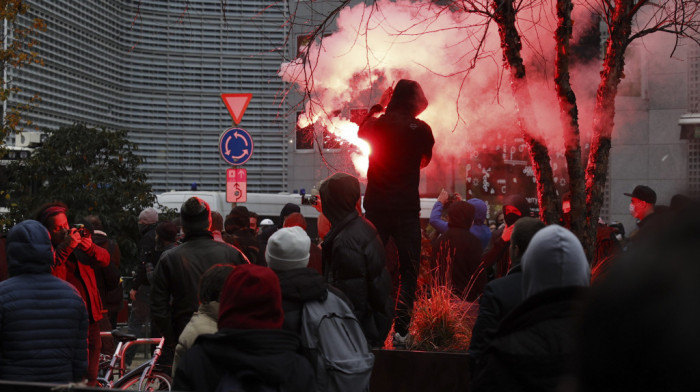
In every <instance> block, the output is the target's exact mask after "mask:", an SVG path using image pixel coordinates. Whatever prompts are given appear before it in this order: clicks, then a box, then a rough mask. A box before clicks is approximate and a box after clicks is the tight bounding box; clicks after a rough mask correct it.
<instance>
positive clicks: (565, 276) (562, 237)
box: [471, 225, 590, 391]
mask: <svg viewBox="0 0 700 392" xmlns="http://www.w3.org/2000/svg"><path fill="white" fill-rule="evenodd" d="M520 263H521V265H522V270H523V272H522V275H523V276H522V282H523V297H524V301H523V302H522V303H521V304H520V305H518V306H517V307H516V308H515V309H513V310H512V311H511V312H510V313H509V314H508V315H507V316H506V317H505V319H503V321H502V322H501V323H500V325H499V326H498V330H497V331H496V333H495V335H494V338H493V340H492V341H491V344H490V345H489V346H488V348H487V349H486V351H484V353H483V355H482V359H481V362H479V363H478V365H477V368H476V369H475V371H474V380H473V383H472V386H471V389H472V390H480V391H482V390H483V391H486V390H488V391H556V390H557V387H558V386H559V380H560V377H561V376H562V375H563V373H564V371H565V369H564V366H565V364H567V363H569V362H570V361H571V358H572V353H573V350H574V341H575V339H574V335H573V334H574V330H575V321H574V320H575V317H576V314H577V313H576V310H575V309H576V306H578V305H579V303H580V301H581V299H582V298H583V295H585V293H586V287H588V285H589V280H590V268H589V267H588V261H587V260H586V257H585V255H584V252H583V247H582V246H581V243H580V242H579V240H578V239H577V238H576V236H574V235H573V234H572V233H571V232H570V231H568V230H567V229H565V228H563V227H561V226H559V225H551V226H547V227H545V228H543V229H542V230H540V231H538V232H537V234H535V235H534V236H533V237H532V240H531V241H530V244H529V245H528V247H527V250H526V251H525V253H524V254H523V257H522V259H521V262H520Z"/></svg>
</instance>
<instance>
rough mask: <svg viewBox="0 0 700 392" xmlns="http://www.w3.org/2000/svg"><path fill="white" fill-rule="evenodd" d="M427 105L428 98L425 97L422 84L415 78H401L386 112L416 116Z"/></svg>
mask: <svg viewBox="0 0 700 392" xmlns="http://www.w3.org/2000/svg"><path fill="white" fill-rule="evenodd" d="M427 107H428V100H427V99H426V98H425V94H423V89H422V88H421V86H420V84H418V82H416V81H413V80H407V79H401V80H399V82H398V83H396V87H395V88H394V93H393V94H392V95H391V100H390V101H389V104H388V105H387V107H386V112H387V114H391V113H393V112H402V113H406V114H409V115H410V116H411V117H416V116H417V115H419V114H421V113H423V111H424V110H425V108H427Z"/></svg>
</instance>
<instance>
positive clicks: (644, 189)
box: [625, 185, 656, 204]
mask: <svg viewBox="0 0 700 392" xmlns="http://www.w3.org/2000/svg"><path fill="white" fill-rule="evenodd" d="M625 196H631V197H636V198H637V199H639V200H642V201H645V202H647V203H650V204H656V192H654V190H653V189H651V188H649V187H648V186H646V185H637V186H636V187H634V190H633V191H632V193H625Z"/></svg>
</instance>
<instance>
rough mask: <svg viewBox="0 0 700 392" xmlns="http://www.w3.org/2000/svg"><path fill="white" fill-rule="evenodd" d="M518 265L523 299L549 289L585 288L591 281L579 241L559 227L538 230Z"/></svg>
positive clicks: (589, 270)
mask: <svg viewBox="0 0 700 392" xmlns="http://www.w3.org/2000/svg"><path fill="white" fill-rule="evenodd" d="M520 263H521V264H522V268H523V299H527V298H529V297H532V296H533V295H535V294H537V293H539V292H542V291H545V290H548V289H553V288H559V287H569V286H579V287H588V286H589V284H590V281H591V269H590V267H589V265H588V260H587V259H586V255H585V253H584V252H583V247H582V246H581V242H580V241H579V240H578V238H576V236H575V235H574V234H573V233H572V232H570V231H569V230H567V229H565V228H563V227H561V226H559V225H551V226H547V227H545V228H544V229H542V230H540V231H538V232H537V233H536V234H535V235H534V236H533V237H532V240H530V245H528V247H527V249H526V250H525V253H524V254H523V257H522V260H521V261H520Z"/></svg>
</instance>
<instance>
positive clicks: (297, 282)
mask: <svg viewBox="0 0 700 392" xmlns="http://www.w3.org/2000/svg"><path fill="white" fill-rule="evenodd" d="M275 273H276V274H277V277H278V278H279V280H280V287H281V289H282V301H285V300H288V301H294V302H300V303H303V302H307V301H313V300H319V301H323V300H325V299H326V297H327V296H328V284H327V283H326V280H325V279H324V278H323V276H321V274H319V273H318V271H316V270H313V269H311V268H296V269H292V270H287V271H275Z"/></svg>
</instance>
